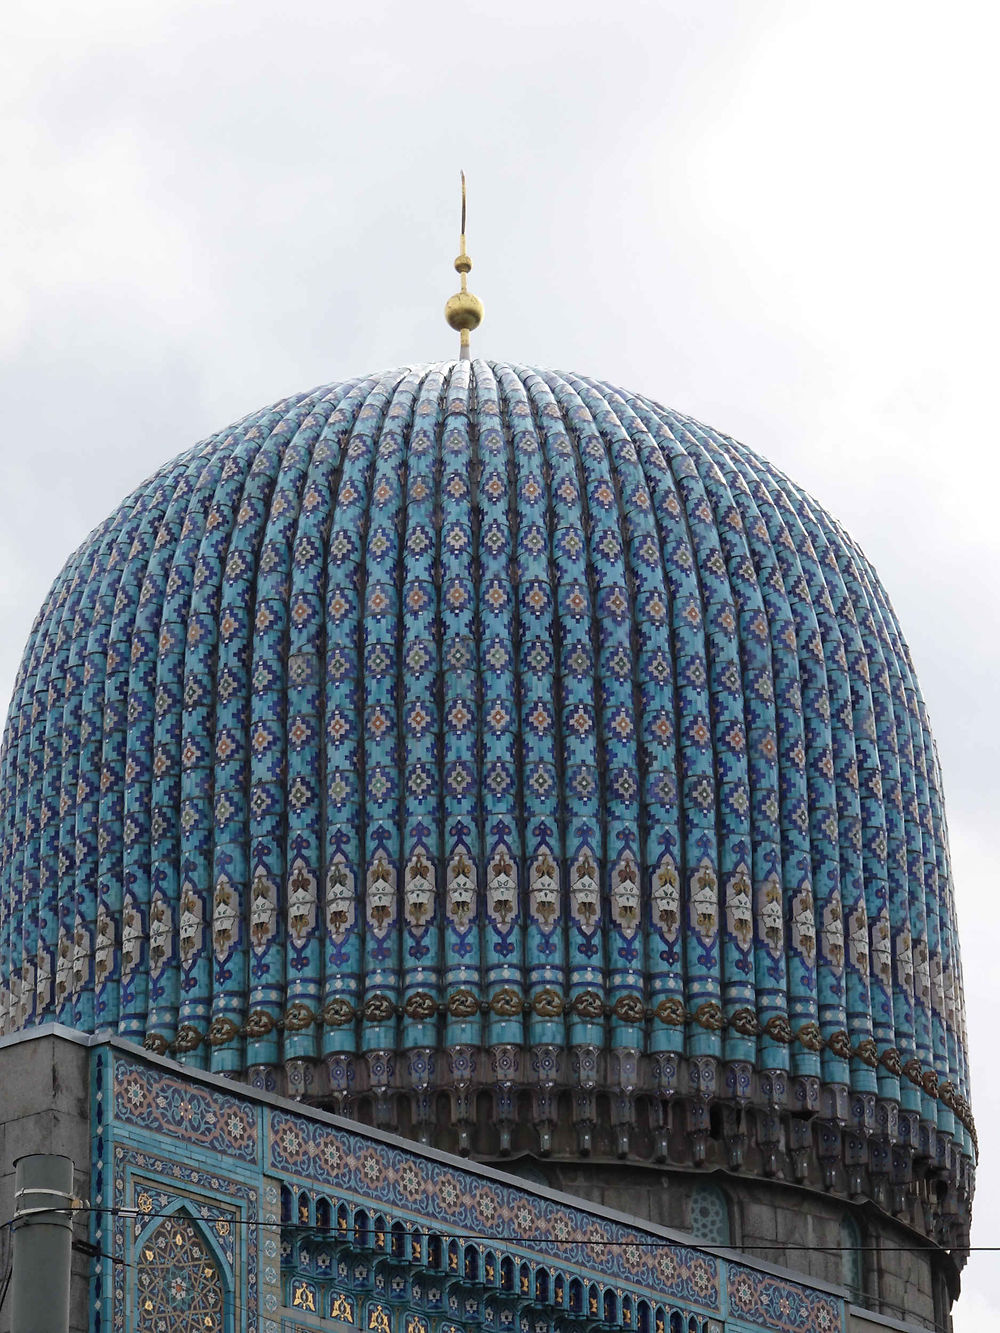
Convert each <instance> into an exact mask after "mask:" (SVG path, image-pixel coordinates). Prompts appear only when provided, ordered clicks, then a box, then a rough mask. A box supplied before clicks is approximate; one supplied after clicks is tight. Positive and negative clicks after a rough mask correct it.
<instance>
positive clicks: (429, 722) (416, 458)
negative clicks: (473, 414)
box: [398, 366, 474, 1142]
mask: <svg viewBox="0 0 1000 1333" xmlns="http://www.w3.org/2000/svg"><path fill="white" fill-rule="evenodd" d="M467 373H468V367H467V366H466V367H465V368H464V370H463V374H464V375H467ZM447 390H448V378H447V376H446V375H444V374H443V373H442V371H441V370H440V369H438V368H432V369H429V370H428V371H427V372H426V374H425V376H424V378H423V380H422V381H421V385H420V392H419V395H418V397H417V400H416V405H415V408H414V420H413V427H412V429H411V431H410V435H409V439H408V448H407V459H406V508H405V516H404V530H405V532H404V540H403V548H404V552H405V555H404V564H403V567H402V577H403V587H402V606H401V618H400V622H399V635H400V639H401V642H402V648H403V663H404V665H403V669H402V674H401V678H400V696H399V704H400V723H399V746H400V760H401V765H402V772H403V774H404V778H403V787H402V792H401V795H402V835H403V842H402V852H401V855H400V861H399V874H400V880H399V895H400V908H401V919H400V926H399V930H400V936H401V948H402V955H401V981H402V987H401V995H400V998H399V1000H398V1003H399V1005H400V1006H401V1009H402V1018H401V1024H400V1040H399V1050H400V1052H401V1054H405V1057H406V1063H405V1068H402V1069H401V1070H400V1079H401V1081H405V1084H406V1086H408V1087H409V1088H410V1089H411V1108H412V1110H411V1114H412V1118H413V1124H414V1130H415V1133H416V1134H417V1135H418V1136H419V1138H420V1139H421V1140H422V1141H424V1142H429V1139H430V1135H431V1122H432V1120H433V1117H434V1109H435V1094H434V1093H433V1092H432V1084H433V1082H434V1078H435V1069H434V1061H435V1051H436V1047H437V1033H438V1005H439V1004H440V1003H441V1000H442V995H441V933H442V932H441V922H442V916H443V913H442V910H441V881H442V878H443V865H442V860H443V858H442V829H441V824H442V816H443V802H442V745H441V688H440V687H441V677H442V669H441V648H442V638H443V633H444V627H443V623H442V622H443V617H444V614H445V607H446V606H447V607H448V612H449V615H450V617H451V618H452V619H458V622H459V626H462V619H461V613H462V612H463V611H464V613H465V619H464V628H465V629H466V632H467V633H471V628H472V617H473V610H474V604H473V600H472V596H471V593H472V588H471V580H469V579H468V578H467V577H466V579H465V580H462V579H461V578H460V577H459V576H457V575H456V574H455V573H454V571H451V570H450V571H449V578H448V579H447V581H445V579H444V569H443V564H442V543H441V537H442V533H441V510H440V505H439V501H438V497H439V492H440V485H441V472H442V456H441V455H442V443H443V442H442V435H443V430H442V427H443V423H444V420H445V398H446V394H447ZM466 470H467V465H466ZM415 653H419V654H420V656H421V664H420V669H419V670H418V671H411V670H409V669H408V666H407V665H406V664H407V663H409V662H410V661H412V660H413V658H414V654H415Z"/></svg>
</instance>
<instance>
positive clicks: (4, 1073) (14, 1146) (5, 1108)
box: [0, 1034, 91, 1333]
mask: <svg viewBox="0 0 1000 1333" xmlns="http://www.w3.org/2000/svg"><path fill="white" fill-rule="evenodd" d="M89 1068H90V1052H89V1051H88V1049H87V1047H86V1046H85V1045H83V1044H80V1043H78V1042H74V1041H72V1040H67V1039H66V1038H65V1037H61V1036H58V1035H55V1034H53V1035H50V1036H41V1037H39V1036H36V1035H35V1034H29V1037H28V1039H27V1040H24V1039H19V1038H16V1037H15V1038H8V1039H7V1040H6V1041H4V1042H2V1043H0V1222H7V1221H9V1219H10V1218H11V1217H13V1215H14V1163H15V1162H16V1161H17V1159H18V1158H19V1157H24V1156H26V1155H27V1154H29V1153H61V1154H62V1155H64V1156H66V1157H69V1158H70V1159H71V1160H72V1161H73V1163H74V1167H75V1170H74V1177H73V1180H74V1184H73V1188H74V1191H75V1193H76V1194H77V1196H78V1197H79V1198H81V1199H89V1197H90V1152H91V1145H90V1088H89ZM87 1233H88V1219H87V1216H86V1214H83V1215H81V1216H79V1217H78V1219H77V1221H76V1222H75V1224H74V1227H73V1239H74V1242H76V1241H84V1242H85V1241H86V1239H87ZM3 1236H4V1238H5V1239H4V1242H3V1245H4V1248H3V1252H2V1269H0V1272H2V1273H3V1274H6V1272H7V1269H8V1265H9V1263H10V1230H9V1228H4V1231H3ZM89 1272H90V1260H89V1258H88V1257H87V1255H86V1254H85V1253H83V1252H81V1251H79V1250H76V1249H74V1251H73V1282H72V1289H71V1303H70V1333H87V1328H88V1313H89V1312H88V1280H89ZM10 1317H11V1299H10V1292H9V1291H8V1293H7V1298H6V1300H5V1301H4V1303H3V1308H2V1309H0V1333H10Z"/></svg>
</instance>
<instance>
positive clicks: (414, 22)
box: [0, 0, 1000, 1333]
mask: <svg viewBox="0 0 1000 1333" xmlns="http://www.w3.org/2000/svg"><path fill="white" fill-rule="evenodd" d="M995 14H996V9H995V6H992V5H987V4H985V3H980V4H974V3H963V2H962V0H950V3H948V4H947V5H945V4H942V3H938V4H930V3H919V2H917V3H914V0H864V2H863V3H857V2H851V0H846V2H845V0H836V2H835V0H825V3H813V2H812V0H787V2H786V3H782V2H780V0H739V2H735V0H734V2H733V3H726V2H724V0H685V2H679V0H678V2H672V0H656V2H655V3H643V2H642V0H616V2H615V3H608V0H601V2H600V3H592V0H574V2H573V3H571V4H561V3H546V0H531V2H530V3H523V0H503V2H502V3H501V2H499V0H496V2H494V3H481V2H476V0H472V2H471V3H470V2H467V3H464V4H462V5H452V4H435V3H413V2H412V0H410V3H394V2H391V3H376V2H374V0H364V2H363V3H357V4H353V5H350V6H348V5H346V4H343V3H330V0H283V2H282V3H281V4H280V5H279V4H277V3H263V2H262V0H239V2H238V3H211V2H210V0H199V2H198V3H184V2H183V0H139V3H136V0H121V2H120V3H119V2H112V0H90V2H89V3H86V4H84V3H81V2H80V0H73V2H72V3H66V0H46V3H45V4H44V5H43V4H40V3H39V2H38V0H27V2H22V0H6V2H5V4H4V8H3V17H2V20H0V29H2V30H0V118H2V125H0V154H2V170H3V180H4V196H5V200H4V203H3V206H2V208H0V348H2V353H3V355H2V357H0V402H2V417H0V421H2V428H0V429H2V433H0V506H2V515H0V694H2V697H3V700H4V701H6V700H7V699H8V698H9V695H10V689H11V685H12V683H13V677H14V673H15V670H16V666H17V662H18V659H19V657H20V653H21V648H22V646H23V644H24V641H25V638H26V636H27V633H28V629H29V626H30V623H31V620H32V618H33V616H34V613H35V611H36V609H37V607H38V605H39V603H40V602H41V600H42V598H43V596H44V594H45V592H46V590H47V588H48V586H49V584H50V583H51V581H52V579H53V578H54V576H55V574H56V573H57V571H58V568H59V566H60V565H61V564H62V561H63V560H64V558H65V557H66V555H67V554H68V553H69V551H70V550H71V549H72V548H73V547H75V546H76V545H77V544H78V543H79V542H80V541H81V540H82V539H83V537H84V536H85V535H86V533H87V532H88V531H89V530H90V529H91V528H92V527H93V526H94V525H95V524H96V523H97V522H99V521H100V520H101V519H102V518H103V517H104V516H105V515H106V514H107V512H108V511H109V510H110V509H111V508H112V507H113V506H114V505H115V504H117V502H118V501H119V500H120V499H121V498H122V496H123V495H124V494H125V493H126V492H127V491H129V490H130V489H131V488H132V487H133V486H134V485H135V484H136V483H137V482H139V481H140V480H141V479H142V478H143V477H144V476H146V475H147V474H148V473H150V472H151V471H152V470H153V469H154V468H156V467H157V466H158V465H159V464H160V463H162V462H163V461H164V460H165V459H166V458H168V457H170V456H171V455H173V454H175V453H177V452H179V451H180V450H181V449H183V448H185V447H187V446H188V445H189V444H191V443H193V442H194V441H195V440H197V439H199V438H201V437H202V436H204V435H207V434H209V433H211V432H212V431H214V430H215V429H217V428H219V427H221V426H223V425H224V424H226V423H227V422H228V421H230V420H232V419H234V418H236V417H238V416H242V415H243V414H245V413H246V412H248V411H250V410H251V409H253V408H256V407H259V406H262V405H263V404H265V403H267V402H270V401H272V400H274V399H276V398H279V397H280V396H282V395H283V394H285V393H288V392H292V391H295V390H300V389H305V388H308V387H311V386H313V385H314V384H318V383H324V382H329V381H334V380H338V379H342V378H346V377H348V376H351V375H356V374H361V373H364V372H366V371H370V370H374V369H380V368H383V367H388V366H394V365H399V364H404V363H413V362H423V361H431V360H437V359H441V358H444V357H449V356H451V355H453V354H454V353H455V343H456V335H454V334H452V333H451V332H450V330H449V329H448V328H447V327H446V326H445V323H444V320H443V318H442V313H441V312H442V306H443V303H444V301H445V299H446V297H447V296H448V295H449V294H450V293H451V292H452V291H453V290H454V287H455V282H456V278H455V274H454V272H453V271H452V270H451V261H452V259H453V257H454V255H455V253H456V245H457V235H456V233H457V220H458V219H457V212H458V196H457V181H458V170H459V167H464V168H465V169H466V172H467V173H468V177H469V185H470V202H469V248H470V253H471V254H472V256H473V259H474V261H475V268H474V270H473V273H472V275H471V286H472V289H473V290H474V291H476V292H477V293H478V294H479V295H480V296H481V297H482V298H483V300H484V302H485V304H486V320H485V323H484V325H483V327H482V329H481V330H480V331H479V333H478V334H477V335H475V343H476V349H477V351H478V352H479V353H480V354H482V355H485V356H490V357H498V358H506V359H510V360H516V361H522V362H528V363H536V364H539V365H543V366H548V367H551V368H554V369H563V370H576V371H579V372H582V373H585V374H593V375H597V376H599V377H601V378H603V379H607V380H611V381H613V382H616V383H618V384H621V385H623V386H625V387H627V388H630V389H633V390H636V391H639V392H642V393H644V394H647V395H649V396H651V397H654V398H656V399H658V400H660V401H661V402H664V403H667V404H669V405H671V406H672V407H675V408H677V409H679V410H681V411H685V412H688V413H691V414H693V415H694V416H697V417H699V418H700V419H702V420H704V421H707V422H710V423H711V424H712V425H713V426H715V427H717V428H718V429H721V430H723V431H726V432H728V433H730V434H733V435H736V436H737V437H738V438H740V439H742V440H744V441H746V443H748V444H750V445H751V446H753V447H754V448H755V449H757V450H759V451H760V452H762V453H764V454H766V455H767V456H768V457H770V458H771V459H772V460H773V461H774V462H776V463H777V464H778V465H779V466H781V467H782V468H784V469H785V470H786V471H788V472H789V473H790V474H791V475H792V477H794V478H795V479H796V480H797V481H798V482H800V483H801V484H803V485H805V486H806V487H807V488H808V489H810V490H811V491H812V492H813V493H814V494H815V495H816V496H817V497H818V498H819V499H820V500H821V501H822V502H823V503H824V504H825V505H826V507H827V508H828V509H830V510H831V511H832V512H833V513H834V514H835V515H836V516H837V517H838V518H840V519H841V520H842V521H843V522H844V523H845V525H846V526H847V528H848V529H849V530H850V531H851V533H852V534H853V535H854V536H855V538H856V539H857V540H858V541H859V542H860V543H861V545H862V546H863V547H864V548H865V550H866V551H867V552H868V554H869V556H870V557H871V558H872V560H873V561H874V563H875V565H876V567H877V568H878V570H879V571H880V573H881V575H882V577H883V579H884V582H885V584H886V586H887V588H888V590H889V593H890V595H891V597H892V598H893V600H894V603H895V606H896V610H897V612H898V613H899V616H900V619H901V621H902V624H903V627H904V630H905V631H906V633H907V636H908V639H909V643H910V646H911V648H912V651H913V656H914V658H915V661H916V665H917V669H918V672H919V674H920V680H921V683H922V686H923V692H924V695H925V697H926V699H927V703H928V707H929V709H930V713H931V719H932V722H933V724H934V728H935V732H936V735H937V739H938V743H939V746H940V750H941V757H942V763H943V767H944V776H945V788H946V794H947V798H948V814H949V820H950V827H951V838H952V851H953V856H954V863H955V873H956V880H957V892H958V902H959V912H960V925H961V928H962V939H963V945H964V951H963V952H964V961H965V972H966V983H967V998H968V1005H969V1020H970V1027H971V1033H972V1041H973V1079H974V1086H973V1092H974V1098H973V1107H974V1111H975V1114H976V1117H977V1122H978V1125H979V1131H980V1138H981V1142H982V1146H983V1150H984V1160H983V1164H982V1167H981V1170H980V1177H979V1182H980V1183H979V1197H978V1200H977V1211H976V1224H975V1227H974V1231H973V1238H974V1241H975V1242H978V1244H980V1245H1000V1135H998V1132H997V1130H998V1127H1000V1070H998V1068H997V1063H996V1052H997V1038H996V1034H995V1026H994V1024H995V1019H994V1006H995V1005H996V1002H997V997H998V993H1000V983H998V979H997V977H998V968H997V964H996V958H997V948H998V941H997V938H996V930H997V925H998V914H997V911H996V907H995V905H994V904H995V899H996V894H997V858H996V854H995V850H994V849H995V845H996V844H995V838H996V827H997V821H996V811H997V808H998V795H1000V763H998V759H1000V754H998V727H997V712H998V705H997V693H996V684H995V681H996V673H997V664H998V662H1000V623H998V622H1000V618H998V614H997V587H998V579H1000V530H998V522H997V507H998V487H1000V466H998V462H997V444H998V441H997V430H996V418H995V410H994V400H995V398H996V392H997V388H996V386H997V366H998V362H1000V341H998V337H997V329H996V319H997V316H996V309H997V302H998V297H1000V278H998V260H997V249H998V247H997V237H998V235H1000V215H998V212H1000V210H998V207H997V199H996V195H995V192H994V191H995V185H994V182H995V178H996V175H997V145H996V139H997V126H998V122H1000V100H998V96H997V91H996V88H997V75H996V68H995V53H996V50H997V45H998V38H1000V21H998V19H997V18H996V17H995ZM965 1288H966V1294H965V1296H964V1297H963V1299H962V1301H961V1302H960V1304H959V1306H958V1309H957V1313H956V1323H955V1328H956V1333H969V1331H970V1330H981V1329H983V1328H984V1327H986V1326H987V1325H988V1322H989V1320H990V1319H991V1318H992V1320H993V1321H997V1320H1000V1265H997V1264H996V1262H995V1259H994V1257H993V1256H989V1255H981V1256H979V1257H976V1256H974V1257H973V1259H972V1260H971V1261H970V1264H969V1266H968V1268H967V1270H966V1276H965Z"/></svg>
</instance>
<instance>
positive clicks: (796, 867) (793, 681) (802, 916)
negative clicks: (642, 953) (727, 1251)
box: [689, 423, 820, 1106]
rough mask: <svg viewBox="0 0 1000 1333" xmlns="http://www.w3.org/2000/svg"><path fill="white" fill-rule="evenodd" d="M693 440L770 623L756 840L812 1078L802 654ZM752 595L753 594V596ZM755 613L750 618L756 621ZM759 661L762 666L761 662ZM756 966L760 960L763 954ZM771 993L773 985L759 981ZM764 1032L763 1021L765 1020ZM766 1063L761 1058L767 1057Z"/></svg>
mask: <svg viewBox="0 0 1000 1333" xmlns="http://www.w3.org/2000/svg"><path fill="white" fill-rule="evenodd" d="M689 430H690V433H691V435H692V437H693V440H694V441H696V442H697V444H698V446H700V449H701V450H702V451H703V454H704V457H705V459H706V461H707V462H708V463H709V466H712V467H714V468H715V469H717V470H718V472H719V474H720V477H721V478H722V480H723V482H724V484H725V487H726V490H725V492H724V493H723V494H720V497H719V503H718V506H717V507H718V510H719V512H720V514H725V516H726V522H725V523H724V524H723V531H724V532H725V531H726V530H727V529H729V530H731V532H732V534H733V535H732V537H731V538H730V539H729V540H730V542H731V543H732V545H733V550H732V554H731V560H732V561H733V563H734V566H735V568H736V569H737V571H738V572H739V574H740V575H742V576H743V578H744V579H745V581H746V583H747V584H748V585H750V586H751V587H755V588H757V589H758V590H759V596H760V598H761V605H760V607H759V613H760V614H763V615H764V616H765V617H766V621H767V625H768V634H767V639H766V642H765V643H764V644H761V645H759V646H758V644H757V642H756V640H755V639H753V638H749V639H748V640H747V644H746V647H747V648H749V649H750V654H752V656H751V655H749V654H748V655H747V656H748V657H749V660H744V694H745V699H746V709H747V720H748V725H749V730H750V735H751V738H752V741H751V743H752V744H753V743H754V741H755V742H756V746H755V748H757V749H759V748H760V747H767V746H768V744H769V743H770V744H776V745H777V754H778V765H777V774H776V777H777V782H776V783H765V784H757V783H755V784H754V789H753V791H752V793H751V794H752V811H753V817H754V826H753V827H754V832H753V841H754V846H755V847H756V845H757V841H758V837H759V836H760V835H759V834H758V832H757V829H758V827H760V828H761V832H763V833H765V834H766V837H765V840H766V841H770V842H772V843H773V844H774V845H776V846H777V847H778V854H779V856H780V863H781V867H782V885H783V892H782V897H783V913H782V915H783V919H784V923H785V931H786V935H785V961H786V967H787V976H786V987H787V1006H786V1014H787V1020H788V1022H789V1025H790V1030H791V1031H792V1032H793V1033H794V1034H795V1036H796V1037H797V1038H798V1040H796V1041H795V1042H794V1043H793V1045H792V1047H791V1070H792V1072H793V1073H794V1074H796V1075H800V1076H808V1077H812V1076H815V1075H818V1074H819V1072H820V1057H819V1053H818V1045H819V1043H818V1042H817V1040H816V1038H817V1037H818V1036H819V1035H820V1033H819V1027H818V1020H819V1009H818V1002H817V1001H818V996H817V986H816V963H817V954H816V942H817V922H816V911H815V897H814V892H813V882H812V866H811V856H810V850H811V849H810V842H809V816H808V789H807V784H806V774H805V758H806V739H805V733H804V730H803V721H802V706H801V698H802V688H801V680H800V675H799V662H798V656H797V653H796V650H795V643H796V640H795V622H794V618H793V615H792V611H791V608H790V606H789V603H788V598H787V596H786V593H785V585H784V580H783V578H782V574H781V568H780V565H779V563H778V559H777V556H776V553H775V550H774V548H773V546H772V545H771V542H770V539H769V537H768V533H767V527H766V525H765V524H764V521H763V519H762V517H761V514H760V511H759V509H758V508H757V505H756V504H755V502H754V499H753V497H752V495H751V494H750V489H749V486H748V485H747V482H746V480H745V478H744V477H743V475H742V474H741V473H740V472H739V471H737V469H736V468H735V467H734V465H733V461H732V458H731V457H730V454H729V452H727V450H726V449H724V448H723V447H722V446H720V444H719V443H718V442H717V441H715V440H713V439H711V438H710V436H709V434H708V432H706V431H704V430H703V429H702V428H701V427H699V426H697V425H696V424H694V423H690V425H689ZM751 595H752V594H751ZM757 613H758V612H757V611H756V610H755V611H754V612H753V614H757ZM755 658H759V659H761V660H759V661H755V660H754V659H755ZM757 958H758V969H759V968H760V964H761V962H765V963H766V955H765V957H764V958H763V959H762V958H761V953H760V951H758V953H757ZM758 987H759V989H760V990H766V987H767V979H766V978H761V979H760V980H759V982H758ZM764 1025H765V1026H766V1022H765V1023H764ZM761 1056H762V1058H764V1052H763V1051H762V1053H761ZM801 1094H802V1102H803V1104H804V1105H805V1106H812V1105H815V1094H814V1090H813V1086H812V1085H811V1084H803V1085H801Z"/></svg>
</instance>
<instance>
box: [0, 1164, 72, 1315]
mask: <svg viewBox="0 0 1000 1333" xmlns="http://www.w3.org/2000/svg"><path fill="white" fill-rule="evenodd" d="M14 1167H15V1172H14V1226H13V1231H14V1250H13V1260H12V1267H11V1297H12V1302H13V1308H12V1310H11V1333H69V1277H70V1261H71V1259H72V1244H73V1212H72V1205H73V1163H72V1162H71V1161H70V1159H69V1158H68V1157H61V1156H58V1155H56V1154H54V1153H32V1154H31V1155H30V1156H28V1157H19V1158H18V1159H17V1161H16V1162H15V1164H14Z"/></svg>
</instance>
